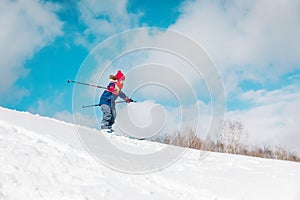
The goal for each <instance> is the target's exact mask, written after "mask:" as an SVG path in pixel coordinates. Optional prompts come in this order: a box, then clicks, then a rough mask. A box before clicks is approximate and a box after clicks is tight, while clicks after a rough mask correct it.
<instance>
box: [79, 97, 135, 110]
mask: <svg viewBox="0 0 300 200" xmlns="http://www.w3.org/2000/svg"><path fill="white" fill-rule="evenodd" d="M125 102H127V101H116V103H125ZM130 102H134V103H136V101H135V100H132V99H130ZM95 106H100V104H92V105H86V106H82V108H89V107H95Z"/></svg>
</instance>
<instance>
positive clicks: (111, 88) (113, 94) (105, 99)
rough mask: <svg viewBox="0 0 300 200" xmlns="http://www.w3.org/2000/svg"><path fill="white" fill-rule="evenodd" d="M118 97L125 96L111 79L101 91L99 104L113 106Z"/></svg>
mask: <svg viewBox="0 0 300 200" xmlns="http://www.w3.org/2000/svg"><path fill="white" fill-rule="evenodd" d="M118 97H121V98H122V99H124V100H125V99H126V97H127V96H126V94H125V93H124V92H122V91H121V90H120V89H119V88H118V87H117V84H116V83H115V82H114V81H111V82H110V83H109V84H108V86H107V89H106V90H105V91H104V92H103V93H102V95H101V97H100V102H99V104H100V105H102V104H106V105H108V106H110V107H113V108H114V107H115V106H116V99H117V98H118Z"/></svg>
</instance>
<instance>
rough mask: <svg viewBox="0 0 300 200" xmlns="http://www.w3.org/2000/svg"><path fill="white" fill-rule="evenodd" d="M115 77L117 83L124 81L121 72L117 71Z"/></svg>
mask: <svg viewBox="0 0 300 200" xmlns="http://www.w3.org/2000/svg"><path fill="white" fill-rule="evenodd" d="M115 77H116V78H117V79H118V80H119V81H122V80H125V76H124V74H123V73H122V72H121V70H118V72H117V73H116V75H115Z"/></svg>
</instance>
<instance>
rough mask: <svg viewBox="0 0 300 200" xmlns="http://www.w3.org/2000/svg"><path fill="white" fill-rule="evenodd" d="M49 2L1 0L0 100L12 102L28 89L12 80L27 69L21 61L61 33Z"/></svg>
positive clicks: (23, 73) (26, 71) (59, 24)
mask: <svg viewBox="0 0 300 200" xmlns="http://www.w3.org/2000/svg"><path fill="white" fill-rule="evenodd" d="M57 9H58V8H57V7H56V6H55V5H54V4H52V3H42V2H40V1H37V0H30V1H9V0H3V1H1V2H0V27H1V32H0V44H1V46H0V54H1V55H2V56H1V59H0V66H1V67H0V74H1V79H0V93H1V97H0V99H1V101H2V102H10V103H11V102H13V101H16V99H20V98H22V97H23V96H24V95H28V94H29V91H27V90H26V89H25V88H23V87H21V86H17V85H15V82H16V81H17V80H18V79H19V78H22V77H24V76H26V75H27V74H28V73H29V70H27V69H25V68H24V66H23V65H24V63H25V61H26V60H27V59H30V58H31V57H32V56H33V55H34V53H36V52H37V51H38V50H40V49H41V48H43V47H44V46H46V45H47V44H49V43H51V42H52V41H53V40H54V38H55V37H56V36H59V35H62V31H61V28H62V25H63V23H62V22H60V21H59V20H58V19H57V17H56V15H55V11H56V10H57Z"/></svg>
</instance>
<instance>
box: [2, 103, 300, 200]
mask: <svg viewBox="0 0 300 200" xmlns="http://www.w3.org/2000/svg"><path fill="white" fill-rule="evenodd" d="M110 140H121V141H123V142H124V143H126V144H130V146H131V147H132V149H131V150H134V149H142V148H143V149H144V150H146V151H152V150H154V149H156V148H161V146H160V144H157V143H152V142H147V141H137V140H130V139H128V138H123V137H117V136H115V137H111V138H110ZM0 163H1V164H0V199H13V200H15V199H22V200H23V199H83V200H85V199H108V200H110V199H114V200H115V199H131V200H135V199H136V200H140V199H144V200H148V199H189V200H190V199H204V200H206V199H207V200H223V199H224V200H225V199H226V200H227V199H237V200H240V199H244V200H248V199H249V200H255V199H264V200H265V199H272V200H281V199H282V200H283V199H284V200H299V199H300V191H299V189H300V163H295V162H286V161H276V160H268V159H260V158H251V157H245V156H237V155H227V154H220V153H210V154H209V155H208V156H207V157H205V158H204V159H203V158H202V157H201V156H200V151H197V150H188V151H187V153H186V154H184V156H183V157H182V158H180V159H179V160H178V161H177V162H176V163H174V164H173V165H171V166H169V167H168V168H165V169H163V170H161V171H157V172H154V173H148V174H140V175H133V174H126V173H121V172H117V171H114V170H112V169H110V168H107V167H105V166H103V165H101V164H100V163H99V162H97V161H96V160H95V159H93V158H92V156H90V155H89V154H88V153H87V152H86V151H85V150H84V149H83V147H82V145H81V143H80V140H79V139H78V137H77V134H76V132H75V129H74V126H73V125H72V124H68V123H65V122H61V121H58V120H55V119H50V118H46V117H40V116H38V115H31V114H29V113H24V112H18V111H12V110H8V109H5V108H1V107H0Z"/></svg>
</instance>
